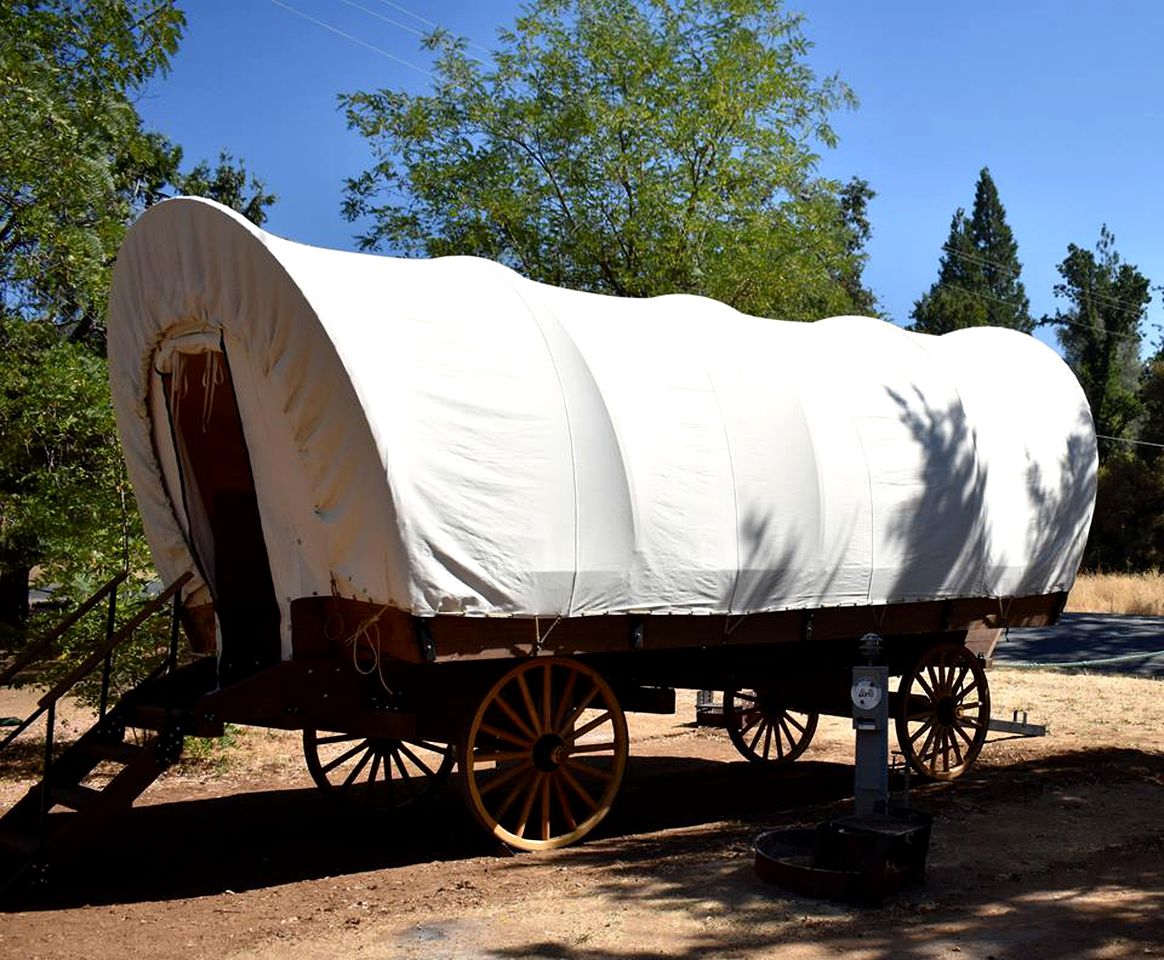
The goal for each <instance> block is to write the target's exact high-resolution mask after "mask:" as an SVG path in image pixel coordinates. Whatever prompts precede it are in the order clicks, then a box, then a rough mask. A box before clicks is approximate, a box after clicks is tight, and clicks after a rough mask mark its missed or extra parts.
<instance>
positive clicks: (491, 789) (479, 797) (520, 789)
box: [460, 658, 627, 850]
mask: <svg viewBox="0 0 1164 960" xmlns="http://www.w3.org/2000/svg"><path fill="white" fill-rule="evenodd" d="M626 758H627V731H626V718H625V717H624V716H623V712H622V708H621V707H619V705H618V701H617V699H616V698H615V696H614V693H613V692H612V691H611V689H610V686H609V685H608V684H607V683H606V681H605V680H603V679H602V677H601V676H600V675H599V674H598V673H597V672H596V671H595V670H593V669H591V668H590V667H588V666H586V665H585V664H582V663H578V662H576V661H572V660H565V659H561V658H552V659H551V658H545V659H538V660H530V661H527V662H525V663H521V664H519V665H518V666H516V667H514V668H513V669H512V670H510V671H509V672H508V673H506V674H505V675H504V676H503V677H502V678H501V679H500V680H498V681H497V683H495V684H494V685H493V687H492V689H490V690H489V692H488V693H487V694H485V696H484V697H483V698H482V700H481V703H480V705H479V706H478V707H477V712H476V713H475V714H474V716H473V719H472V722H471V723H470V725H469V729H468V732H467V733H466V735H465V743H464V745H463V746H462V749H461V751H460V759H461V772H462V774H463V775H464V776H463V783H464V788H465V793H466V798H467V800H468V804H469V808H470V809H471V810H472V811H473V814H474V816H476V818H477V819H478V820H479V821H480V822H481V823H482V824H483V825H484V826H485V828H486V829H487V830H489V831H490V832H491V833H492V834H493V835H494V836H495V837H497V838H498V839H499V840H501V841H502V842H503V843H505V844H507V845H508V846H511V847H515V848H517V849H519V850H549V849H554V848H556V847H564V846H566V845H567V844H570V843H573V842H575V841H576V840H579V839H581V838H582V837H584V836H585V835H586V834H587V833H589V832H590V831H591V830H593V829H594V827H596V826H597V825H598V823H599V822H600V821H601V820H602V818H603V817H605V816H606V814H607V812H608V811H609V810H610V806H611V804H612V803H613V801H614V797H615V794H617V793H618V788H619V785H620V784H621V783H622V776H623V772H624V770H625V769H626Z"/></svg>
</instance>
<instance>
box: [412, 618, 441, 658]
mask: <svg viewBox="0 0 1164 960" xmlns="http://www.w3.org/2000/svg"><path fill="white" fill-rule="evenodd" d="M412 623H413V626H414V627H415V629H416V645H417V647H418V648H419V650H420V659H421V660H423V661H424V662H425V663H433V662H434V661H435V660H436V658H437V652H436V638H435V637H434V636H433V635H432V623H431V622H430V621H429V619H428V618H427V617H413V618H412Z"/></svg>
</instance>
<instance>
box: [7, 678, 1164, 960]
mask: <svg viewBox="0 0 1164 960" xmlns="http://www.w3.org/2000/svg"><path fill="white" fill-rule="evenodd" d="M992 686H993V689H994V702H995V706H996V709H995V714H996V715H1002V714H1004V713H1005V714H1008V715H1009V711H1010V710H1011V709H1029V710H1030V711H1031V719H1032V720H1036V721H1039V722H1047V723H1049V724H1050V725H1051V735H1050V736H1048V737H1046V738H1043V739H1038V740H1013V739H1003V738H998V737H995V738H992V741H991V742H990V743H989V744H988V746H987V747H986V749H985V750H984V751H983V755H982V758H981V759H980V761H979V765H978V766H977V767H976V768H975V770H974V771H973V772H972V774H971V775H970V777H968V778H964V779H963V780H962V781H959V782H957V783H955V784H946V785H932V786H926V787H921V788H919V789H917V790H915V792H914V798H913V799H914V804H915V805H916V806H917V807H919V808H922V809H926V810H928V811H930V812H932V813H933V814H934V815H935V825H934V836H933V844H932V847H931V851H930V860H929V869H928V874H927V882H926V884H925V885H924V886H920V887H916V888H912V889H910V890H907V891H905V892H903V893H902V894H899V895H898V896H896V897H894V898H893V899H891V900H890V901H889V902H887V903H886V904H885V905H884V906H881V907H878V908H855V907H849V906H840V905H833V904H828V903H821V902H817V901H812V900H808V899H803V898H799V897H796V896H792V895H789V894H786V893H784V892H782V891H779V890H776V889H774V888H771V887H767V886H765V885H763V884H761V883H760V882H759V880H758V879H757V877H756V875H755V873H754V871H753V867H752V854H751V842H752V840H753V838H754V837H755V836H756V834H757V833H759V832H760V830H762V829H765V828H768V827H772V826H785V825H794V824H808V823H813V822H815V821H817V820H820V819H824V818H826V817H828V816H831V815H834V814H836V813H839V812H841V811H843V810H844V809H845V806H846V804H847V802H848V797H849V795H850V793H851V768H850V766H849V763H850V759H851V753H852V741H851V733H850V731H849V730H848V724H847V721H839V720H831V721H822V724H821V727H822V729H821V731H820V733H818V738H817V742H816V743H815V744H814V746H813V747H812V748H811V749H810V750H809V752H808V754H807V755H806V757H805V758H804V759H803V760H801V761H798V762H797V763H796V764H795V765H793V766H792V767H791V768H789V769H788V770H785V771H780V772H775V773H773V772H770V771H765V770H762V769H759V768H757V767H755V766H753V765H750V764H747V763H745V762H743V761H740V760H738V759H737V757H736V755H735V753H734V751H733V750H732V748H731V746H730V745H729V744H728V743H727V742H726V738H725V737H724V736H723V735H722V733H720V732H718V731H709V730H700V729H696V728H694V727H693V726H691V725H690V720H691V717H692V714H693V711H692V709H691V700H690V697H688V698H686V699H685V701H684V702H683V704H682V708H681V710H680V713H679V714H678V715H677V716H675V717H634V718H632V748H631V749H632V762H631V765H630V769H629V772H628V776H627V781H626V784H625V786H624V789H623V791H622V793H621V795H620V797H619V800H618V803H617V805H616V807H615V810H614V811H613V813H612V814H611V816H610V817H609V818H608V819H607V821H606V822H605V823H604V824H603V825H602V827H601V828H600V829H599V830H598V831H597V832H596V835H594V836H593V837H592V839H590V840H589V841H588V842H586V843H584V844H581V845H579V846H576V847H573V848H569V849H566V850H561V851H556V852H553V853H548V854H522V855H518V856H512V855H509V854H507V853H506V852H505V851H503V850H500V849H498V848H497V847H496V846H495V845H494V844H493V843H491V842H490V841H489V840H488V839H487V838H485V837H483V836H482V835H481V833H480V832H479V831H478V829H477V828H476V827H475V826H474V825H473V824H472V823H471V822H470V818H469V816H468V814H467V813H465V812H464V809H463V807H462V806H461V804H460V799H459V796H458V793H457V790H456V788H455V787H456V785H455V784H453V785H452V787H451V788H450V789H448V790H447V791H446V792H445V793H444V794H443V795H442V796H441V797H439V798H438V799H437V800H436V801H434V802H433V803H432V804H431V805H430V806H429V807H428V808H427V809H424V810H418V811H415V812H413V813H412V814H410V815H408V816H405V817H401V818H400V819H399V820H398V821H397V822H395V823H386V822H382V821H372V820H369V819H367V818H361V817H358V816H354V815H351V814H348V813H342V812H338V811H336V810H335V809H334V808H332V807H329V806H328V805H327V804H326V803H324V802H323V801H322V798H321V797H320V796H318V795H317V793H316V792H315V791H314V789H313V788H311V787H310V784H309V782H308V780H307V778H306V775H305V773H304V772H303V769H302V763H301V761H300V759H299V755H298V746H297V743H296V741H295V739H294V738H293V737H289V736H287V735H284V734H273V733H270V732H267V731H262V730H247V731H244V732H243V734H242V735H241V737H240V740H241V743H240V745H239V747H238V748H237V749H236V750H234V751H231V752H230V753H229V755H228V757H227V760H226V761H225V764H223V762H221V761H219V760H216V759H215V758H211V759H209V760H206V761H202V762H199V763H184V764H183V765H182V766H181V767H179V768H178V769H177V770H175V771H173V772H171V773H169V774H167V776H166V777H164V778H163V779H162V780H161V781H160V782H159V783H158V784H157V785H155V786H154V787H153V788H152V789H151V790H150V791H149V792H147V794H146V795H145V797H144V798H143V801H142V802H141V803H140V804H139V806H137V807H136V808H135V809H134V810H133V811H132V812H131V813H130V814H128V815H127V816H126V817H125V818H123V819H122V820H121V821H120V822H119V823H118V825H117V826H116V828H115V829H113V830H112V831H111V832H110V834H109V836H108V838H107V839H106V840H105V841H104V842H103V844H102V845H101V846H100V847H99V848H97V849H94V850H92V851H90V852H89V854H88V855H87V857H86V859H85V860H84V861H82V862H81V863H79V864H76V865H74V867H73V868H72V869H70V870H68V871H65V872H63V873H62V874H61V875H58V878H57V881H58V882H57V884H56V886H55V887H54V889H53V890H52V892H51V894H50V896H49V897H48V899H46V900H44V901H43V902H41V903H39V904H36V905H31V904H17V905H10V906H9V908H8V912H7V913H0V958H13V960H15V958H20V960H31V958H54V960H56V958H78V960H80V958H86V960H124V958H125V957H127V956H133V957H149V958H158V960H167V958H175V960H177V958H181V960H198V958H215V960H218V958H254V960H260V958H261V960H268V958H271V960H273V958H283V957H289V956H294V957H296V958H309V960H310V958H321V960H322V958H329V960H330V958H333V957H353V958H369V960H371V958H424V960H485V958H489V960H500V958H519V957H520V958H525V957H530V958H533V957H540V958H547V960H548V958H558V960H600V958H625V960H645V958H649V957H664V956H666V957H682V958H692V960H694V958H697V957H698V958H704V957H723V958H758V957H778V958H787V960H816V958H823V957H835V956H838V955H844V956H851V957H855V958H886V960H889V958H894V960H896V958H906V960H912V958H923V957H924V958H946V957H949V958H958V960H963V958H982V960H986V958H990V957H993V958H996V960H1004V958H1007V960H1009V958H1014V960H1038V958H1043V957H1047V958H1051V957H1056V958H1057V957H1071V958H1108V957H1144V956H1153V955H1164V909H1162V908H1164V753H1162V752H1161V749H1160V742H1159V734H1160V730H1161V721H1160V708H1159V702H1160V700H1161V699H1162V697H1161V693H1162V692H1164V687H1161V686H1160V684H1159V683H1158V682H1156V681H1151V680H1144V679H1133V678H1123V677H1086V676H1059V675H1055V674H1050V673H1030V672H1019V671H1007V670H996V671H994V672H993V674H992ZM7 712H10V711H9V709H8V707H7V706H6V705H5V704H4V703H3V701H0V713H7ZM32 753H33V750H32V749H31V748H30V750H29V759H30V765H31V756H32ZM19 773H20V769H19V765H18V768H17V769H16V771H15V772H13V771H9V772H8V773H7V774H5V777H4V779H2V780H0V805H7V804H10V803H11V802H13V801H14V800H15V799H16V798H17V797H18V796H19V795H20V793H21V792H22V790H23V789H24V787H25V785H26V784H25V782H24V781H22V780H21V778H20V776H19Z"/></svg>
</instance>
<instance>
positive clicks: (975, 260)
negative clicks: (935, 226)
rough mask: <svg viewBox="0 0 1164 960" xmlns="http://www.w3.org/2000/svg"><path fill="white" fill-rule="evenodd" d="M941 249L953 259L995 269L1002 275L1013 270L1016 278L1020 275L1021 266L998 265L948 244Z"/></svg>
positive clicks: (993, 261) (996, 262)
mask: <svg viewBox="0 0 1164 960" xmlns="http://www.w3.org/2000/svg"><path fill="white" fill-rule="evenodd" d="M942 249H943V250H945V251H946V253H952V254H953V255H954V256H955V257H961V258H962V259H963V260H970V261H971V262H973V263H978V264H981V265H982V266H984V267H995V268H996V269H998V270H1000V271H1003V272H1004V273H1005V272H1010V271H1011V270H1013V271H1014V274H1015V276H1016V277H1017V276H1018V275H1019V274H1020V273H1022V266H1021V265H1020V266H1017V267H1016V266H1008V265H1007V264H1004V263H999V262H998V261H997V260H990V259H988V258H987V257H980V256H977V255H975V254H972V253H966V251H964V250H958V249H956V248H954V247H951V246H950V245H949V244H948V243H943V244H942Z"/></svg>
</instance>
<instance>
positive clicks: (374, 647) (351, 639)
mask: <svg viewBox="0 0 1164 960" xmlns="http://www.w3.org/2000/svg"><path fill="white" fill-rule="evenodd" d="M389 606H390V604H387V603H386V604H384V606H382V607H381V608H380V609H379V610H377V611H376V612H375V613H374V614H372V616H370V617H368V618H367V619H366V620H361V621H360V623H359V625H358V626H357V627H356V629H355V631H353V632H352V633H351V634H350V635H349V636H348V637H346V638H345V639H344V640H343V641H342V643H343V645H344V646H347V645H348V644H350V645H351V648H352V666H353V667H354V668H355V671H356V673H358V674H360V675H361V676H364V677H367V676H371V675H372V674H373V673H375V674H376V676H377V677H378V678H379V680H380V686H382V687H383V688H384V690H385V692H387V693H389V694H391V695H392V696H395V695H396V691H395V690H393V689H392V688H391V687H390V686H388V681H387V680H385V679H384V658H383V656H382V655H381V653H380V618H381V617H383V616H384V614H385V613H387V612H388V609H389ZM373 631H375V635H374V636H373ZM325 635H326V624H325ZM362 640H367V642H368V649H369V650H370V651H371V655H372V665H371V666H370V667H368V668H367V669H366V670H365V669H364V668H363V667H361V666H360V643H361V641H362Z"/></svg>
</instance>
